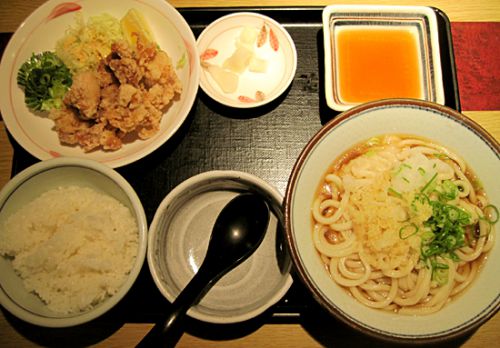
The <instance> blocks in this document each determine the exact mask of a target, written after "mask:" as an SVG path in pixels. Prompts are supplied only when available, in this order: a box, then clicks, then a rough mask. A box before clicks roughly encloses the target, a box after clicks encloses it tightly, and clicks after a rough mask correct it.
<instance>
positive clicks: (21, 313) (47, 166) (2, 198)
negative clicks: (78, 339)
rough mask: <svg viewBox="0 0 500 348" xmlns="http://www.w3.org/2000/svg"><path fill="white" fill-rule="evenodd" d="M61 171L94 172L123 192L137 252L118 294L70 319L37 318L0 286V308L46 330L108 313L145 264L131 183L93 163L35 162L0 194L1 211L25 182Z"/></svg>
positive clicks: (143, 229) (141, 219) (141, 216)
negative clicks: (134, 227)
mask: <svg viewBox="0 0 500 348" xmlns="http://www.w3.org/2000/svg"><path fill="white" fill-rule="evenodd" d="M63 167H77V168H78V167H79V168H86V169H90V170H93V171H95V172H97V173H99V174H102V175H104V176H106V177H107V178H109V179H110V180H112V181H113V182H114V183H115V184H116V185H117V186H118V187H119V188H120V189H121V190H123V191H124V193H125V194H126V196H127V197H128V199H129V200H130V203H131V205H132V207H133V211H131V213H132V215H133V216H134V219H135V220H136V222H137V229H138V236H139V238H138V250H137V255H136V259H135V262H134V264H133V266H132V269H131V270H130V273H129V274H128V275H127V277H126V280H125V282H124V283H123V284H122V285H121V287H120V288H119V289H118V291H117V292H116V293H115V294H114V295H113V296H111V297H109V298H107V299H106V300H105V301H104V302H101V303H100V305H99V306H96V307H93V308H92V309H90V310H89V311H86V312H82V313H75V314H74V315H72V316H71V317H64V318H53V317H42V316H39V315H37V314H35V313H33V312H31V311H29V310H27V309H25V308H23V307H22V306H19V305H18V304H17V303H15V302H14V301H13V300H12V299H11V298H10V296H8V295H7V294H6V293H5V292H4V290H3V288H2V286H0V304H1V305H2V306H3V307H4V308H5V309H7V310H8V311H9V312H10V313H12V314H13V315H15V316H16V317H18V318H19V319H22V320H24V321H26V322H28V323H31V324H35V325H38V326H43V327H49V328H63V327H70V326H76V325H80V324H84V323H87V322H89V321H91V320H93V319H96V318H97V317H100V316H102V315H103V314H104V313H106V312H108V311H109V310H111V309H112V308H113V307H115V305H117V304H118V302H120V301H121V299H122V298H123V297H125V295H126V294H127V293H128V292H129V290H130V289H131V288H132V285H133V284H134V283H135V281H136V280H137V277H138V276H139V273H140V271H141V269H142V266H143V264H144V260H145V256H146V249H147V220H146V214H145V212H144V207H143V206H142V203H141V201H140V199H139V196H138V195H137V193H136V192H135V190H134V189H133V187H132V186H131V185H130V183H129V182H128V181H127V180H126V179H125V178H124V177H123V176H121V174H119V173H118V172H117V171H116V170H114V169H112V168H110V167H108V166H106V165H104V164H102V163H100V162H97V161H94V160H90V159H82V158H77V157H59V158H53V159H48V160H44V161H41V162H37V163H35V164H33V165H31V166H29V167H27V168H25V169H24V170H22V171H21V172H19V173H18V174H17V175H15V176H14V177H13V178H12V179H11V180H10V181H9V182H7V184H6V185H5V186H4V187H3V188H2V189H1V190H0V210H1V209H2V207H3V206H4V204H5V203H6V202H7V201H8V200H9V198H10V196H11V195H12V194H13V193H14V192H15V191H16V190H17V189H18V188H19V187H20V186H22V185H23V184H24V183H25V182H27V181H29V180H30V179H31V178H33V177H35V176H37V175H38V174H40V173H43V172H47V171H51V170H57V169H58V168H63Z"/></svg>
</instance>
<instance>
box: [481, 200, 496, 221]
mask: <svg viewBox="0 0 500 348" xmlns="http://www.w3.org/2000/svg"><path fill="white" fill-rule="evenodd" d="M488 209H491V210H493V212H494V214H493V218H492V219H490V218H489V217H487V216H486V214H485V215H484V217H483V219H484V220H486V222H488V223H489V224H490V225H494V224H496V223H497V222H498V216H499V214H498V208H497V207H496V206H494V205H493V204H488V205H487V206H485V207H484V209H483V210H484V212H485V213H486V211H487V210H488Z"/></svg>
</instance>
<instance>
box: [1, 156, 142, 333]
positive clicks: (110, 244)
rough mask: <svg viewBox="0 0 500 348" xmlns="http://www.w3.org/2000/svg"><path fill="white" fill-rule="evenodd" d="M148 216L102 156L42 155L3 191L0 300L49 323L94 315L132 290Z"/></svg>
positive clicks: (66, 324) (23, 315) (17, 311)
mask: <svg viewBox="0 0 500 348" xmlns="http://www.w3.org/2000/svg"><path fill="white" fill-rule="evenodd" d="M146 246H147V222H146V216H145V213H144V209H143V207H142V204H141V202H140V200H139V197H138V196H137V194H136V193H135V191H134V189H133V188H132V187H131V186H130V184H129V183H128V182H127V181H126V180H125V179H124V178H123V177H122V176H121V175H120V174H118V173H117V172H116V171H115V170H113V169H111V168H109V167H107V166H105V165H103V164H100V163H98V162H95V161H92V160H86V159H78V158H70V157H64V158H57V159H51V160H47V161H43V162H39V163H37V164H35V165H33V166H31V167H29V168H27V169H25V170H23V171H22V172H20V173H19V174H17V175H16V176H15V177H14V178H13V179H11V180H10V181H9V182H8V183H7V185H5V187H4V188H3V189H2V190H1V191H0V274H1V275H2V277H1V278H0V304H1V305H2V306H3V307H4V308H5V309H6V310H8V311H9V312H11V313H12V314H13V315H15V316H17V317H18V318H20V319H22V320H24V321H26V322H29V323H31V324H35V325H39V326H44V327H69V326H74V325H79V324H82V323H85V322H88V321H90V320H93V319H95V318H97V317H99V316H101V315H102V314H104V313H105V312H107V311H108V310H110V309H111V308H112V307H113V306H115V305H116V304H117V303H118V302H119V301H120V300H121V299H122V298H123V297H124V296H125V295H126V293H127V292H128V291H129V289H130V288H131V287H132V285H133V283H134V282H135V280H136V279H137V276H138V274H139V272H140V270H141V268H142V265H143V263H144V258H145V255H146Z"/></svg>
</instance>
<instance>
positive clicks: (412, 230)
mask: <svg viewBox="0 0 500 348" xmlns="http://www.w3.org/2000/svg"><path fill="white" fill-rule="evenodd" d="M417 232H418V226H417V225H416V224H414V223H411V224H409V225H406V226H403V227H401V229H400V230H399V238H401V239H408V238H410V237H411V236H414V235H415V234H417Z"/></svg>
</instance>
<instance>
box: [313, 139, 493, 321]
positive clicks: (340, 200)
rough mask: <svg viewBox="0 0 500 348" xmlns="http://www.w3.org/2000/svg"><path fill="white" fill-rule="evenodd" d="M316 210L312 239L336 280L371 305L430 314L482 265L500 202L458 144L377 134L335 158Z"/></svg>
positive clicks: (491, 241)
mask: <svg viewBox="0 0 500 348" xmlns="http://www.w3.org/2000/svg"><path fill="white" fill-rule="evenodd" d="M312 216H313V226H314V228H313V241H314V245H315V247H316V249H317V251H318V252H319V254H320V256H321V259H322V260H323V262H324V265H325V268H326V269H327V270H328V272H329V273H330V276H331V278H332V280H333V281H334V282H336V283H337V284H339V285H340V286H342V287H344V288H345V289H347V291H349V292H350V294H352V296H353V297H354V298H356V299H357V300H358V301H360V302H361V303H363V304H365V305H366V306H368V307H372V308H378V309H383V310H388V311H394V312H397V313H400V314H429V313H433V312H436V311H439V310H440V309H441V308H442V307H443V306H445V305H446V304H447V303H448V302H449V301H450V300H451V299H452V298H454V297H456V296H458V295H459V294H461V293H462V292H463V291H465V290H466V288H467V287H468V286H469V285H470V284H471V282H472V281H473V280H474V278H475V277H476V275H477V274H478V272H479V270H480V268H481V264H482V263H483V262H485V259H486V256H487V254H488V251H489V250H490V249H491V248H492V246H493V244H494V240H495V231H494V228H493V225H494V223H495V222H496V220H498V210H497V208H496V207H494V206H493V205H491V204H489V202H488V197H487V195H486V193H485V192H484V190H483V189H482V187H481V183H480V181H479V179H478V178H477V177H476V176H475V175H474V174H473V171H472V169H471V168H469V167H468V166H467V164H466V163H465V162H464V161H463V160H462V159H461V158H460V157H459V155H458V154H456V153H454V152H453V151H451V150H450V149H447V148H445V147H443V146H441V145H439V144H437V143H434V142H431V141H428V140H427V139H423V138H416V137H410V136H403V135H383V136H379V137H375V138H372V139H369V140H368V141H366V142H363V143H360V144H358V145H356V146H354V147H353V148H351V149H350V150H348V151H347V152H345V153H344V154H343V155H341V156H340V157H339V158H337V159H336V160H335V161H334V162H333V163H332V165H331V166H330V167H329V169H328V171H327V173H325V174H324V176H323V178H322V182H321V184H320V186H319V188H318V191H317V194H316V196H315V200H314V202H313V206H312Z"/></svg>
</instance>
